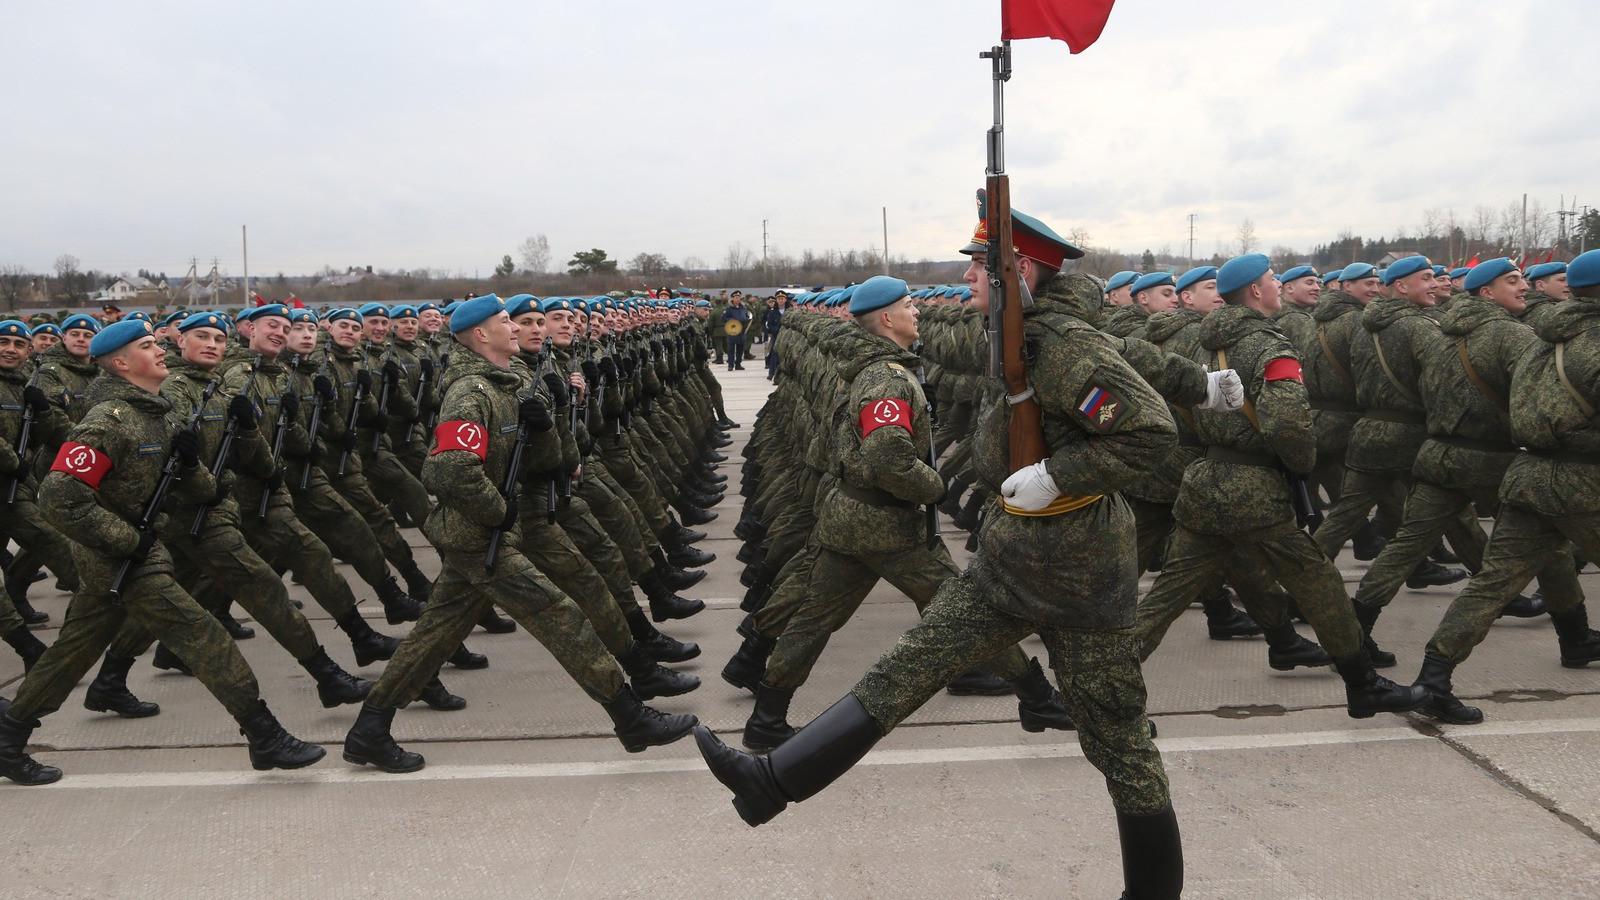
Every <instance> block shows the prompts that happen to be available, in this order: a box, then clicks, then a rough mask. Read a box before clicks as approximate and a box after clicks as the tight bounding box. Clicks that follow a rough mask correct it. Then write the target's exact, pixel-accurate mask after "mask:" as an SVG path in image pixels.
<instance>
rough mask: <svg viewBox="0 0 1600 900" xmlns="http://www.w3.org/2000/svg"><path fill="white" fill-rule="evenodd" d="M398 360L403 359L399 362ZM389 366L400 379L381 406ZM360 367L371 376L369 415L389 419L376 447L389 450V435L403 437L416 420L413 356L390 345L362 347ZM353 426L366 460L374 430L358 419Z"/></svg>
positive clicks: (416, 372) (390, 386)
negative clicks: (382, 416) (379, 414)
mask: <svg viewBox="0 0 1600 900" xmlns="http://www.w3.org/2000/svg"><path fill="white" fill-rule="evenodd" d="M338 355H339V354H338V352H337V348H335V353H334V357H335V359H337V358H338ZM402 357H405V359H402ZM407 360H409V365H410V368H409V370H408V369H407ZM390 362H393V363H394V364H395V366H396V367H397V368H399V370H400V377H399V379H398V380H396V381H395V382H394V383H392V384H388V385H387V386H388V389H389V390H388V396H387V402H385V399H384V387H385V384H386V382H385V380H384V379H385V375H384V366H385V364H386V363H390ZM360 366H361V367H362V368H364V369H366V370H367V371H368V372H371V373H372V393H371V394H370V395H369V396H370V397H371V398H372V407H371V411H372V413H377V412H380V411H381V412H383V413H384V414H385V415H387V416H388V417H389V422H388V426H387V427H386V428H385V429H384V433H383V436H382V437H381V438H379V439H378V446H379V447H382V448H386V449H389V450H393V449H394V443H393V441H392V439H391V438H390V435H393V434H396V433H399V434H401V435H404V433H405V432H406V430H407V429H409V428H410V427H412V426H413V425H415V424H416V421H417V418H418V413H417V401H416V397H415V390H416V379H417V377H418V376H419V375H420V373H421V369H420V367H419V365H418V362H417V356H416V352H415V350H414V349H410V348H407V349H404V350H403V349H401V348H400V346H399V345H396V344H394V343H388V344H383V345H382V346H378V345H374V344H362V345H361V363H360ZM357 424H358V425H360V428H359V430H358V431H357V440H358V441H359V443H358V444H357V446H358V447H359V448H360V450H361V452H362V453H363V454H365V455H368V456H370V455H371V454H372V442H373V439H374V438H377V437H378V433H377V430H376V429H375V428H373V427H372V425H371V424H369V423H368V422H366V421H361V420H360V419H358V420H357Z"/></svg>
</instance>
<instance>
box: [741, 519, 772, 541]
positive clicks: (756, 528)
mask: <svg viewBox="0 0 1600 900" xmlns="http://www.w3.org/2000/svg"><path fill="white" fill-rule="evenodd" d="M733 536H734V537H736V538H738V539H739V540H741V541H760V540H761V539H762V538H764V537H766V536H767V526H765V525H763V524H761V520H760V519H758V518H756V517H755V516H754V515H752V514H750V513H745V514H744V515H742V516H740V517H739V524H737V525H735V526H733Z"/></svg>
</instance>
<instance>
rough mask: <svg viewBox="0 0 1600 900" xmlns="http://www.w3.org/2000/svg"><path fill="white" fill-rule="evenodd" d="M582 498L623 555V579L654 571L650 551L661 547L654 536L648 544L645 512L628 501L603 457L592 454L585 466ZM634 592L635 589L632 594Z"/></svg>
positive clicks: (581, 489)
mask: <svg viewBox="0 0 1600 900" xmlns="http://www.w3.org/2000/svg"><path fill="white" fill-rule="evenodd" d="M578 495H579V496H581V497H582V498H583V500H584V502H585V503H587V504H588V505H589V512H590V513H591V514H592V515H593V516H594V520H595V521H596V522H597V523H599V525H600V527H601V529H602V531H601V533H602V534H604V535H605V536H606V537H607V538H608V539H609V541H610V543H611V545H612V546H614V547H615V548H616V549H617V552H618V553H619V554H620V555H621V558H622V562H623V563H624V567H623V573H622V574H623V576H624V577H626V578H627V579H628V580H629V581H630V582H631V581H632V580H633V579H635V578H638V577H639V576H641V575H643V574H644V573H646V572H648V571H650V568H651V565H652V563H651V562H650V551H651V549H652V548H654V547H657V546H660V545H659V544H657V543H656V541H655V538H654V537H652V538H650V540H649V541H648V542H646V540H645V537H644V535H643V534H642V533H640V530H639V529H640V528H641V527H642V520H643V518H644V515H643V513H640V512H639V508H638V507H637V506H635V505H634V503H633V501H632V500H629V499H625V498H626V497H627V492H626V491H624V490H623V489H622V488H621V486H619V485H618V484H617V483H616V481H615V480H614V479H613V478H612V477H611V473H610V472H609V471H607V469H606V465H605V463H603V462H601V461H600V459H599V457H597V456H594V455H591V456H590V457H589V458H588V459H587V460H585V461H584V463H583V480H581V481H579V482H578ZM629 593H630V594H631V593H632V592H631V590H630V592H629Z"/></svg>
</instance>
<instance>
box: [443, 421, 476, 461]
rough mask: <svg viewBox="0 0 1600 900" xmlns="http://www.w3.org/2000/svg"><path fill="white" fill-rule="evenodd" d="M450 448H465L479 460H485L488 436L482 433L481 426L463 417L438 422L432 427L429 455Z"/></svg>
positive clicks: (446, 451) (449, 449)
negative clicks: (431, 447)
mask: <svg viewBox="0 0 1600 900" xmlns="http://www.w3.org/2000/svg"><path fill="white" fill-rule="evenodd" d="M451 450H465V451H467V452H468V453H471V454H473V455H474V456H476V457H478V459H479V460H487V459H488V458H489V437H488V435H487V434H485V433H484V430H483V426H482V425H479V424H478V423H477V422H468V421H466V420H464V419H456V420H454V421H451V422H440V423H439V425H438V427H436V428H434V429H433V452H432V453H431V454H429V455H430V456H438V455H439V454H441V453H448V452H450V451H451Z"/></svg>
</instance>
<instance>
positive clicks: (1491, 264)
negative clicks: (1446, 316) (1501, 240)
mask: <svg viewBox="0 0 1600 900" xmlns="http://www.w3.org/2000/svg"><path fill="white" fill-rule="evenodd" d="M1516 270H1517V265H1516V263H1513V262H1512V261H1511V260H1509V259H1507V258H1505V257H1504V256H1497V257H1495V258H1494V259H1491V260H1486V261H1484V262H1481V263H1478V264H1477V265H1475V266H1473V267H1472V271H1471V272H1468V273H1467V280H1466V283H1465V284H1463V285H1462V287H1465V288H1466V289H1467V293H1469V294H1471V293H1474V292H1476V291H1477V290H1478V288H1481V287H1483V286H1484V285H1486V284H1488V283H1489V282H1491V281H1493V280H1495V279H1496V278H1499V277H1500V276H1501V275H1506V274H1509V273H1511V272H1515V271H1516Z"/></svg>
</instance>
